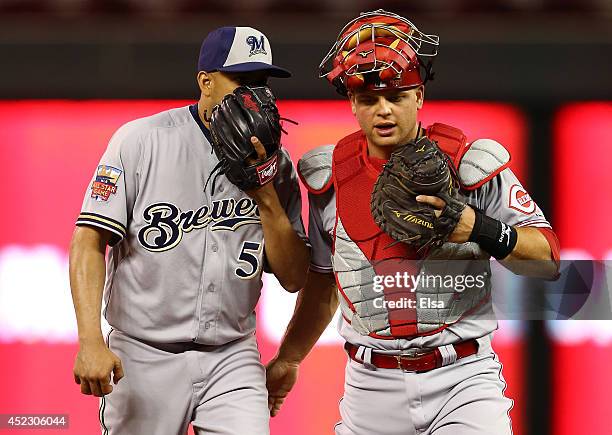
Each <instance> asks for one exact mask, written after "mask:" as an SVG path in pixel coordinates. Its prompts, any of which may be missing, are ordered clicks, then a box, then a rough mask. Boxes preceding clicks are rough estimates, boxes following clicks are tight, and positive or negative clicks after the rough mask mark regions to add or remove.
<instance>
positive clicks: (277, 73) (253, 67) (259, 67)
mask: <svg viewBox="0 0 612 435" xmlns="http://www.w3.org/2000/svg"><path fill="white" fill-rule="evenodd" d="M217 71H221V72H252V71H266V72H267V73H268V74H269V76H270V77H279V78H283V79H286V78H289V77H291V72H290V71H289V70H286V69H285V68H281V67H279V66H276V65H270V64H268V63H264V62H246V63H239V64H237V65H230V66H224V67H222V68H218V69H217Z"/></svg>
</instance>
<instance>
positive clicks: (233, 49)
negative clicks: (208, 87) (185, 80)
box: [198, 27, 291, 78]
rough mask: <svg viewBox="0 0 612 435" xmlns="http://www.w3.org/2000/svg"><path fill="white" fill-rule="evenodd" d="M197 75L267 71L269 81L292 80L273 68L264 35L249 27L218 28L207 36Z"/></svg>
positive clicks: (286, 72)
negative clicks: (218, 72) (199, 73)
mask: <svg viewBox="0 0 612 435" xmlns="http://www.w3.org/2000/svg"><path fill="white" fill-rule="evenodd" d="M198 71H207V72H213V71H222V72H249V71H267V72H268V73H269V75H270V76H271V77H283V78H287V77H291V73H290V72H289V71H287V70H286V69H284V68H281V67H278V66H276V65H272V48H271V47H270V41H269V40H268V38H266V35H264V34H263V33H261V32H260V31H259V30H256V29H253V28H252V27H220V28H218V29H216V30H213V31H212V32H210V33H209V34H208V36H207V37H206V39H204V42H202V47H201V48H200V58H199V60H198Z"/></svg>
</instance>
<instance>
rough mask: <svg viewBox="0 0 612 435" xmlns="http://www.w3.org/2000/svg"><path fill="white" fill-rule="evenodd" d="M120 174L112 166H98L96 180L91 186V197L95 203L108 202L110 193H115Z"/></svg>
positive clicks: (118, 170)
mask: <svg viewBox="0 0 612 435" xmlns="http://www.w3.org/2000/svg"><path fill="white" fill-rule="evenodd" d="M122 172H123V171H122V170H121V169H117V168H114V167H112V166H106V165H100V166H98V169H97V170H96V179H95V180H94V181H93V183H92V184H91V197H92V198H94V199H95V200H96V201H108V198H109V197H110V195H111V193H113V194H114V193H116V192H117V181H119V177H120V176H121V173H122Z"/></svg>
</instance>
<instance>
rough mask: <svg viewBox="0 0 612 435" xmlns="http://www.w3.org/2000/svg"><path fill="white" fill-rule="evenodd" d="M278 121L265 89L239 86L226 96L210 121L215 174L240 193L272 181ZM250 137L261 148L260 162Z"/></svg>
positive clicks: (280, 129)
mask: <svg viewBox="0 0 612 435" xmlns="http://www.w3.org/2000/svg"><path fill="white" fill-rule="evenodd" d="M280 121H281V118H280V115H279V113H278V108H277V107H276V98H275V97H274V95H273V94H272V91H271V90H270V88H268V87H267V86H261V87H249V86H240V87H238V88H236V89H235V90H234V92H233V93H231V94H228V95H226V96H225V97H224V98H223V101H221V103H220V104H218V105H217V106H215V108H214V109H213V110H212V114H211V117H210V130H211V133H212V138H213V143H212V148H213V150H214V152H215V154H216V156H217V158H218V159H219V164H218V168H217V170H220V173H223V174H225V176H226V177H227V179H228V180H229V181H231V182H232V183H233V184H235V185H236V186H237V187H238V188H239V189H240V190H242V191H247V190H252V189H257V188H259V187H261V186H263V185H264V184H267V183H269V182H270V181H272V179H273V178H274V176H275V175H276V172H277V170H278V150H279V149H280V147H281V144H280V137H281V132H282V127H281V124H280ZM253 136H255V137H257V138H258V139H259V141H260V142H261V143H262V145H263V146H264V148H265V152H266V156H265V159H264V160H260V159H259V158H258V155H257V151H256V149H255V148H254V146H253V143H252V142H251V137H253ZM213 172H216V171H213ZM211 176H212V174H211ZM215 179H216V177H215ZM214 184H215V183H214V181H213V187H212V189H213V190H214Z"/></svg>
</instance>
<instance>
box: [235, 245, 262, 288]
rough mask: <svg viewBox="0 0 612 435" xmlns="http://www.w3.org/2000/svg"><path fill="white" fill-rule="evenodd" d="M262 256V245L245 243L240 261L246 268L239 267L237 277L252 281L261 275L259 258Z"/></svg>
mask: <svg viewBox="0 0 612 435" xmlns="http://www.w3.org/2000/svg"><path fill="white" fill-rule="evenodd" d="M260 255H261V243H257V242H244V243H243V244H242V249H241V251H240V256H239V257H238V261H239V262H240V263H243V264H244V265H245V267H246V269H245V268H242V267H237V268H236V271H235V272H236V275H238V277H240V278H242V279H251V278H253V276H255V275H257V273H259V256H260Z"/></svg>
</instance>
